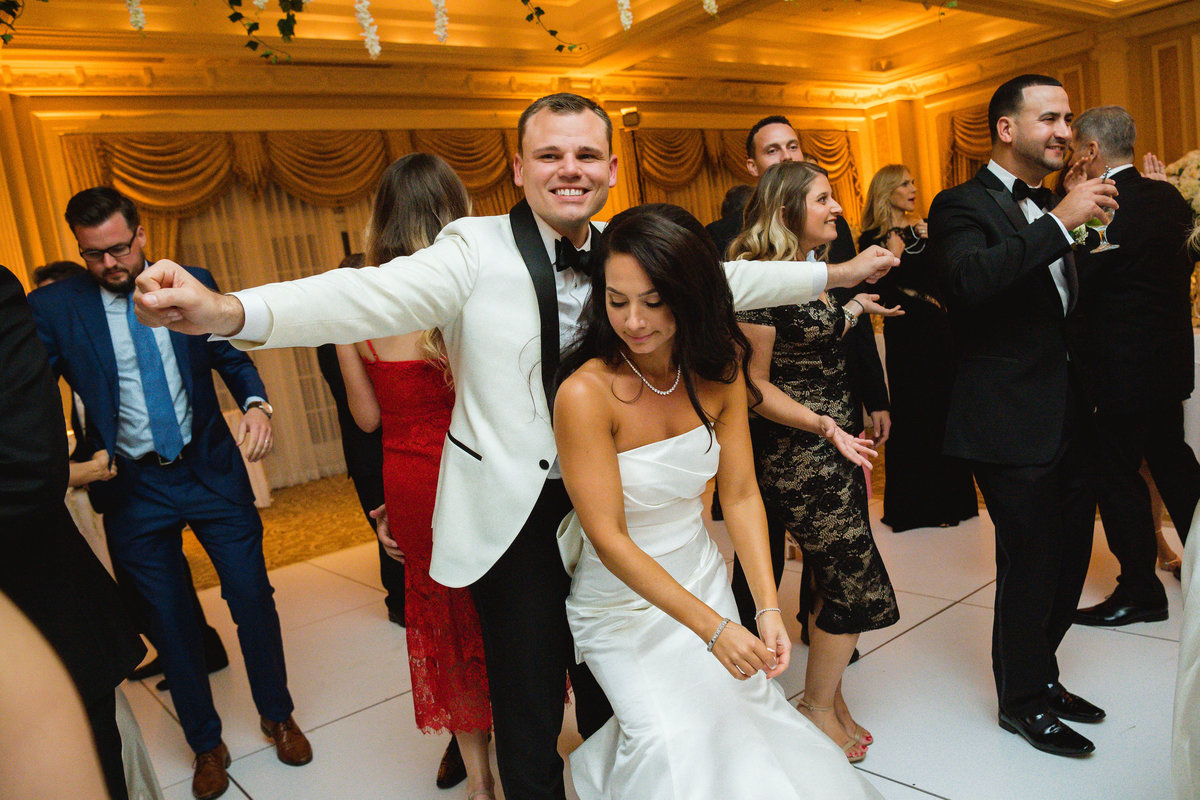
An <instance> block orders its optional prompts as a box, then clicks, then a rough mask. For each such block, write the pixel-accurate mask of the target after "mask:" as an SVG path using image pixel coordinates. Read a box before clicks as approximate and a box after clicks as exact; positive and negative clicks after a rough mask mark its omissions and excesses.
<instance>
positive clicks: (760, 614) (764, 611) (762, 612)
mask: <svg viewBox="0 0 1200 800" xmlns="http://www.w3.org/2000/svg"><path fill="white" fill-rule="evenodd" d="M768 611H778V612H779V613H780V614H782V613H783V611H782V610H780V609H778V608H764V609H763V610H762V611H759V612H758V613H757V614H755V615H754V621H755V622H758V618H759V617H761V616H762V615H763V614H765V613H767V612H768Z"/></svg>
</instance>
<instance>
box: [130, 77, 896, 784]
mask: <svg viewBox="0 0 1200 800" xmlns="http://www.w3.org/2000/svg"><path fill="white" fill-rule="evenodd" d="M517 136H518V154H517V156H516V158H515V159H514V163H513V172H514V181H515V182H516V184H517V185H518V186H520V187H522V188H523V189H524V191H525V200H524V201H522V202H521V203H518V204H517V206H516V207H514V208H513V210H512V211H511V212H510V214H508V215H502V216H492V217H474V218H464V219H460V220H458V221H456V222H454V223H451V224H450V225H448V226H447V227H446V228H445V230H443V231H442V233H441V234H440V235H439V237H438V239H437V241H436V242H435V243H434V244H433V245H432V246H430V247H428V248H426V249H425V250H422V251H420V252H418V253H416V254H414V255H412V256H409V257H405V258H397V259H395V260H394V261H391V262H389V263H388V264H385V265H383V266H381V267H368V268H364V269H359V270H334V271H332V272H329V273H325V274H323V275H317V276H313V277H309V278H304V279H301V280H297V281H291V282H288V283H281V284H272V285H269V286H261V287H257V288H255V289H250V290H246V291H243V292H237V293H235V294H233V295H216V294H214V293H212V292H208V291H207V290H206V289H204V287H202V286H198V285H196V284H195V283H194V282H192V281H189V276H188V275H187V273H186V272H184V271H182V270H181V269H179V268H178V267H177V266H176V265H175V264H173V263H171V262H159V263H157V264H155V265H154V266H152V267H150V268H149V269H147V270H146V271H145V272H144V273H143V276H142V278H140V279H139V281H138V286H139V293H138V296H137V302H138V314H139V316H140V317H141V318H142V319H143V321H145V322H147V323H149V324H160V325H162V324H165V325H167V326H168V327H171V328H172V329H175V330H180V331H183V332H188V333H200V332H209V333H215V334H218V335H221V336H225V337H228V338H231V339H233V340H234V342H235V344H237V345H238V346H239V347H242V348H250V347H295V346H308V347H311V346H316V345H319V344H322V343H325V342H337V343H350V342H357V341H362V340H364V339H369V338H378V337H384V336H391V335H395V334H399V333H404V332H411V331H416V330H423V329H429V328H438V329H440V330H441V331H442V334H443V336H444V338H445V341H446V348H447V352H448V355H449V360H450V367H451V370H452V372H453V375H454V382H455V390H456V393H457V396H456V401H455V405H454V411H453V414H452V417H451V422H450V431H449V433H448V435H447V442H446V446H445V448H444V450H443V453H442V462H441V474H440V477H439V481H438V492H437V503H436V506H435V510H434V517H433V526H434V531H433V537H434V544H433V558H432V563H431V566H430V574H431V575H432V576H433V578H434V579H435V580H437V581H439V582H441V583H443V584H446V585H448V586H470V587H471V590H472V593H473V595H474V597H475V600H476V604H477V606H478V608H479V616H480V622H481V626H482V629H483V637H484V649H485V654H486V658H487V668H488V681H489V684H490V688H491V697H492V705H493V715H494V719H495V731H496V751H497V761H498V764H499V767H500V775H501V779H502V781H503V784H504V791H505V795H506V796H507V797H508V798H510V800H542V799H543V798H545V800H560V799H561V798H563V797H564V789H563V778H562V762H561V759H560V758H559V756H558V753H557V750H556V742H557V738H558V734H559V732H560V728H561V724H562V701H563V697H564V690H565V682H564V678H565V673H566V672H567V671H568V669H569V670H570V674H571V679H572V680H571V682H572V687H573V688H574V691H575V694H576V698H577V717H578V722H579V729H580V732H581V733H582V734H583V735H584V736H585V737H586V736H588V735H589V734H591V733H592V732H593V731H595V730H596V729H597V728H599V727H600V725H602V724H603V723H604V721H605V720H606V719H607V718H608V716H609V715H610V714H611V711H610V709H609V708H608V705H607V702H606V701H605V700H604V698H603V694H602V693H601V692H600V691H599V688H598V687H596V685H595V682H594V680H593V679H592V678H591V675H590V674H589V673H588V672H587V670H586V667H584V666H583V665H576V664H575V663H574V658H573V657H572V652H573V651H572V646H571V637H570V632H569V630H568V628H567V622H566V614H565V610H564V605H563V604H564V601H565V599H566V596H567V593H568V591H569V589H570V579H569V578H568V577H567V575H566V572H565V571H564V569H563V567H562V564H561V562H560V560H559V556H558V551H557V548H556V545H555V541H554V533H555V530H556V528H557V525H558V523H559V521H560V520H561V519H562V517H563V516H564V515H565V514H566V513H567V512H568V511H569V510H570V501H569V499H568V498H567V495H566V491H565V490H564V489H563V485H562V480H561V478H560V476H559V473H558V469H557V463H556V451H555V445H554V434H553V431H552V429H551V424H550V423H551V413H550V408H551V403H552V399H553V391H554V374H555V371H556V368H557V365H558V358H559V352H560V348H561V347H562V346H563V345H565V344H566V343H567V342H569V341H570V339H571V337H572V336H573V334H574V331H575V328H576V326H577V323H578V319H579V314H580V311H581V310H582V306H583V303H584V302H585V301H586V300H587V296H588V293H589V292H590V282H589V278H588V277H587V275H586V274H585V270H584V269H580V268H579V267H578V266H574V265H575V264H577V262H578V259H579V255H580V254H579V253H577V252H576V249H578V251H583V252H582V254H583V255H584V256H585V260H586V252H587V251H589V250H590V249H591V246H592V244H593V241H594V237H595V236H597V235H599V233H600V229H599V228H598V227H597V226H595V225H592V224H591V222H590V220H591V217H592V215H594V214H595V213H596V212H598V211H599V210H600V209H601V208H602V207H603V206H604V203H605V200H606V199H607V197H608V190H609V188H610V187H612V186H614V185H615V184H616V180H617V159H616V157H615V156H614V155H612V123H611V121H610V120H609V118H608V115H607V114H606V113H605V111H604V110H603V109H602V108H600V107H599V106H598V105H596V104H595V103H594V102H592V101H590V100H587V99H585V98H582V97H579V96H578V95H571V94H557V95H550V96H548V97H544V98H542V99H540V100H538V101H536V102H534V103H533V104H532V105H530V106H529V108H527V109H526V110H525V112H524V113H523V114H522V115H521V118H520V121H519V123H518V133H517ZM560 237H561V238H560ZM895 263H897V262H896V259H895V258H894V257H892V256H891V254H890V253H887V251H885V250H883V249H882V248H876V249H874V250H870V251H868V252H865V253H863V254H861V255H860V256H859V257H858V258H856V259H855V260H854V261H852V262H849V263H847V264H843V265H830V266H829V267H826V265H824V264H814V263H809V262H771V263H756V262H732V263H729V264H727V265H726V271H727V275H728V278H729V283H730V287H731V288H732V291H733V296H734V299H735V302H736V304H737V306H738V307H739V308H759V307H764V306H768V305H779V304H781V303H803V302H807V301H809V300H812V299H813V298H815V297H816V296H817V295H818V294H819V293H820V292H821V291H822V290H823V289H825V288H826V287H827V286H853V285H855V284H857V283H858V282H860V281H862V280H863V279H877V278H878V277H879V276H881V275H882V274H884V273H885V272H886V271H887V270H888V269H890V268H891V267H892V266H894V265H895ZM697 645H698V646H702V645H703V643H702V642H697Z"/></svg>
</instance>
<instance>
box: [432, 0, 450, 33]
mask: <svg viewBox="0 0 1200 800" xmlns="http://www.w3.org/2000/svg"><path fill="white" fill-rule="evenodd" d="M449 26H450V17H449V16H448V15H447V14H446V0H433V35H434V36H436V37H437V40H438V41H439V42H441V43H442V44H445V43H446V38H447V37H448V36H449V33H448V30H447V29H448V28H449Z"/></svg>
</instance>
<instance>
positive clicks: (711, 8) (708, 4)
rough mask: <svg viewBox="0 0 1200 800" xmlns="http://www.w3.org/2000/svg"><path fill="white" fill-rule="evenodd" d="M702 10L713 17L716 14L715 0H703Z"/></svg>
mask: <svg viewBox="0 0 1200 800" xmlns="http://www.w3.org/2000/svg"><path fill="white" fill-rule="evenodd" d="M704 10H705V11H707V12H708V13H710V14H712V15H713V16H714V17H715V16H716V15H717V0H704Z"/></svg>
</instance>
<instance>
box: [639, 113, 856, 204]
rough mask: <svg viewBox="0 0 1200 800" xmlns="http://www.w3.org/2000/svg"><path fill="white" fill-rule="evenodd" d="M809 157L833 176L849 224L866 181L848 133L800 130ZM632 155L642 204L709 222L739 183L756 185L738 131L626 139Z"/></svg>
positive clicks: (652, 133)
mask: <svg viewBox="0 0 1200 800" xmlns="http://www.w3.org/2000/svg"><path fill="white" fill-rule="evenodd" d="M797 133H798V136H799V137H800V146H801V148H802V149H803V150H804V153H805V155H806V156H807V157H809V158H814V159H816V161H817V162H818V163H819V164H820V165H821V166H823V167H824V168H825V169H826V170H828V171H829V182H830V183H831V184H832V186H833V190H834V194H835V196H837V198H838V200H839V202H841V203H842V205H843V209H844V214H845V216H846V219H847V221H849V222H850V224H851V225H854V226H857V224H858V221H859V219H860V218H861V216H862V208H861V206H862V182H861V179H860V177H859V174H858V167H857V165H856V164H855V162H854V153H853V151H852V150H851V147H850V137H849V135H848V134H847V133H846V132H844V131H798V132H797ZM624 136H625V137H626V138H625V143H626V152H632V153H633V154H634V161H635V172H636V175H637V181H638V188H639V193H640V194H641V199H642V200H643V201H644V202H671V203H677V204H679V205H682V206H684V207H685V208H687V209H688V210H690V211H692V212H693V213H695V214H696V215H697V216H699V217H700V218H701V221H704V222H708V221H711V220H713V219H716V218H717V216H718V215H719V212H720V207H721V200H722V199H723V198H724V195H725V192H726V191H727V190H728V189H729V187H731V186H733V185H734V184H736V183H749V184H753V183H754V182H755V181H756V179H755V178H754V176H752V175H751V174H750V172H749V171H748V170H747V169H746V132H745V131H740V130H655V129H645V130H638V131H636V132H626V133H625V134H624Z"/></svg>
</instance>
